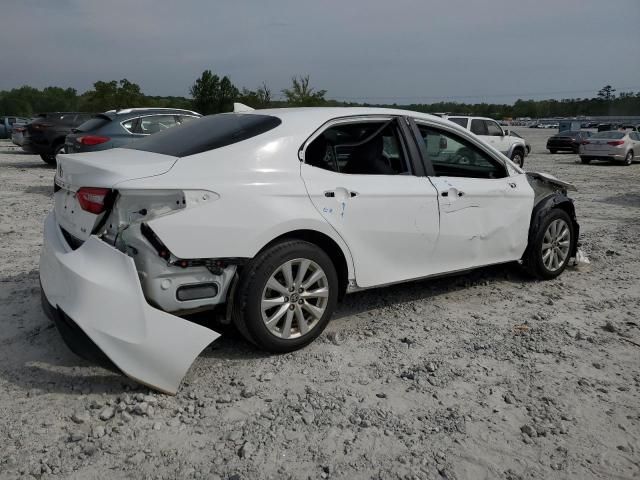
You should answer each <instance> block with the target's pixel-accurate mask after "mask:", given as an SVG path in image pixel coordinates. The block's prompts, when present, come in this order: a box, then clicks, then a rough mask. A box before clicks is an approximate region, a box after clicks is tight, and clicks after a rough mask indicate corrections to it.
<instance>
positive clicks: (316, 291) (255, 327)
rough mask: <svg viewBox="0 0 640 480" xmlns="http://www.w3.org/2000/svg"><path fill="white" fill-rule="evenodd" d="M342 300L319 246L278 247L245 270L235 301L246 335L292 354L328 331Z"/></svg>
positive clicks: (333, 272)
mask: <svg viewBox="0 0 640 480" xmlns="http://www.w3.org/2000/svg"><path fill="white" fill-rule="evenodd" d="M337 299H338V275H337V273H336V269H335V267H334V265H333V262H332V261H331V259H330V258H329V257H328V255H327V254H326V253H325V252H324V251H323V250H321V249H320V248H319V247H318V246H316V245H314V244H312V243H309V242H304V241H301V240H290V241H285V242H281V243H277V244H275V245H273V246H272V247H269V248H268V249H266V250H265V251H264V252H262V253H260V254H259V255H258V256H257V257H256V258H255V259H253V260H252V261H251V262H250V263H249V264H248V265H247V266H246V267H245V269H244V271H243V272H242V274H241V277H240V283H239V285H238V290H237V293H236V298H235V299H234V323H235V325H236V326H237V328H238V330H239V331H240V333H242V335H243V336H244V337H245V338H246V339H247V340H249V341H250V342H253V343H254V344H256V345H257V346H258V347H260V348H263V349H265V350H268V351H270V352H277V353H282V352H290V351H293V350H297V349H299V348H302V347H304V346H305V345H307V344H309V343H310V342H312V341H313V340H314V339H315V338H316V337H317V336H318V335H320V334H321V333H322V331H323V330H324V329H325V327H326V326H327V323H328V322H329V319H330V318H331V315H332V314H333V311H334V309H335V306H336V303H337Z"/></svg>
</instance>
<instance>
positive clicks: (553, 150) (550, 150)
mask: <svg viewBox="0 0 640 480" xmlns="http://www.w3.org/2000/svg"><path fill="white" fill-rule="evenodd" d="M549 152H551V153H557V152H558V150H556V149H555V148H550V149H549Z"/></svg>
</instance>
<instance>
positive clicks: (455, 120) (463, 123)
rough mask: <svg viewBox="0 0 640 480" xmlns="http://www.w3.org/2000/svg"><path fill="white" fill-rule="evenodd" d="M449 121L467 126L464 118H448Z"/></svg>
mask: <svg viewBox="0 0 640 480" xmlns="http://www.w3.org/2000/svg"><path fill="white" fill-rule="evenodd" d="M448 120H449V121H450V122H453V123H457V124H458V125H460V126H461V127H464V128H467V119H466V118H460V117H458V118H449V119H448Z"/></svg>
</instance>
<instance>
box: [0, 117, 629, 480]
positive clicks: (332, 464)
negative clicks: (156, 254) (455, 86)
mask: <svg viewBox="0 0 640 480" xmlns="http://www.w3.org/2000/svg"><path fill="white" fill-rule="evenodd" d="M514 130H516V131H518V133H521V134H522V135H523V136H524V137H525V138H527V139H528V140H529V142H530V143H531V144H532V148H533V150H532V154H531V155H530V156H528V157H527V158H526V161H525V168H526V169H527V170H532V171H543V172H548V173H551V174H553V175H556V176H557V177H559V178H561V179H563V180H567V181H570V182H572V183H574V184H575V185H576V186H577V188H578V192H572V194H571V196H572V197H573V198H575V200H576V209H577V214H578V220H579V222H580V225H581V242H582V248H583V250H584V252H585V253H586V254H587V256H588V257H589V259H590V261H591V264H590V265H589V267H588V268H582V267H581V268H575V267H574V268H570V269H568V270H567V271H566V272H565V273H564V274H563V275H561V276H560V277H559V278H558V279H556V280H552V281H548V282H535V281H532V280H530V279H528V278H527V277H526V276H525V275H524V274H522V273H521V272H520V270H519V268H518V266H517V265H508V266H500V267H491V268H487V269H481V270H477V271H475V272H472V273H469V274H466V275H462V276H456V277H448V278H442V279H437V280H429V281H420V282H412V283H408V284H403V285H398V286H393V287H389V288H385V289H376V290H372V291H367V292H362V293H357V294H353V295H349V296H347V297H346V299H345V301H344V303H342V304H341V305H340V306H339V308H338V311H337V313H336V315H335V317H334V319H333V321H332V322H331V323H330V324H329V327H328V328H327V330H326V332H325V333H323V334H322V335H321V336H320V338H319V339H318V340H316V341H315V342H314V343H313V344H311V345H310V346H309V347H307V348H305V349H303V350H301V351H298V352H295V353H291V354H286V355H267V354H264V353H262V352H260V351H257V350H256V349H254V348H253V347H251V346H250V345H249V344H247V343H246V342H244V341H243V340H242V339H241V338H240V336H239V335H238V334H235V333H234V332H233V331H225V333H224V334H223V336H222V337H221V338H220V339H219V340H218V341H216V342H214V343H213V344H212V345H211V346H209V347H208V348H207V349H206V350H205V351H204V352H203V353H202V354H201V355H200V357H198V359H197V360H196V361H195V362H194V364H193V366H192V368H191V370H190V371H189V373H188V374H187V376H186V377H185V381H184V383H183V385H182V389H181V390H180V392H179V393H178V395H176V396H175V397H172V396H166V395H162V394H158V393H156V392H154V391H150V390H148V389H147V388H145V387H142V386H140V385H138V384H136V383H135V382H133V381H131V380H129V379H127V378H125V377H122V376H119V375H116V374H113V373H111V372H109V371H107V370H103V369H102V368H100V367H97V366H93V365H91V364H89V363H87V362H86V361H84V360H82V359H80V358H78V357H76V356H75V355H74V354H73V353H71V351H69V349H68V348H67V347H66V345H65V344H64V343H63V341H62V339H61V337H60V335H59V334H58V332H57V331H56V329H55V327H54V326H53V325H52V323H51V322H50V321H49V320H48V319H47V318H46V317H45V315H44V314H43V313H42V311H41V307H40V292H39V286H38V270H37V269H38V256H39V250H40V246H41V242H42V223H43V220H44V217H45V215H46V213H47V212H48V211H49V210H50V209H51V206H52V185H53V177H54V173H55V171H54V169H53V168H51V167H48V166H47V165H45V164H44V163H43V162H42V161H41V160H40V158H39V157H38V156H34V155H27V154H24V153H22V152H21V151H20V150H19V149H17V148H15V147H14V146H13V145H12V144H11V143H10V142H8V141H6V140H5V141H0V258H1V259H2V262H1V265H0V321H1V328H0V479H13V478H21V479H25V478H27V479H29V478H36V479H40V478H41V479H48V478H73V479H99V478H100V479H102V478H109V479H119V478H149V479H169V478H196V479H234V480H240V479H261V478H272V479H281V478H294V479H298V478H302V479H306V478H311V479H316V478H325V479H326V478H331V479H359V478H363V479H370V478H373V479H389V478H390V479H394V478H398V479H495V478H498V479H509V480H517V479H523V480H524V479H532V478H536V479H549V478H563V479H564V478H571V479H589V478H601V479H632V478H639V477H640V318H639V316H638V311H639V310H640V253H639V252H640V247H639V242H638V239H639V238H640V164H638V163H636V164H634V165H632V166H630V167H624V166H619V165H611V164H606V163H600V162H594V163H593V164H591V165H582V164H580V163H576V160H578V157H577V155H575V154H570V153H559V154H555V155H551V154H549V153H548V151H547V150H546V149H545V142H546V139H547V137H548V136H550V135H552V134H553V132H552V131H551V130H546V131H545V130H533V129H526V128H521V129H518V128H516V129H514ZM104 308H109V305H104Z"/></svg>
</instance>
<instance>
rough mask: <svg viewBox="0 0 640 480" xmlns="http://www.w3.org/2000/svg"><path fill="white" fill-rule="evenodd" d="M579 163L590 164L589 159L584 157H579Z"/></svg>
mask: <svg viewBox="0 0 640 480" xmlns="http://www.w3.org/2000/svg"><path fill="white" fill-rule="evenodd" d="M580 161H581V162H582V163H584V164H589V163H591V159H590V158H586V157H580Z"/></svg>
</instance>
